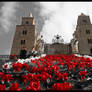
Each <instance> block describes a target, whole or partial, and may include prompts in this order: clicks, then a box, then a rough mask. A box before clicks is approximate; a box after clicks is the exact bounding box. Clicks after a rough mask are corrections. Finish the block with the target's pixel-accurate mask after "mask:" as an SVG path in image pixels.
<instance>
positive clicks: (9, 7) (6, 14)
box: [0, 2, 19, 32]
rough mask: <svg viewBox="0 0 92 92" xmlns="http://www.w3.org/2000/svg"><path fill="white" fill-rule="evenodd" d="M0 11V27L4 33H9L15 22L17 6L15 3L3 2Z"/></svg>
mask: <svg viewBox="0 0 92 92" xmlns="http://www.w3.org/2000/svg"><path fill="white" fill-rule="evenodd" d="M2 4H3V6H2V7H1V9H0V14H1V16H0V25H1V29H2V31H4V32H9V31H10V30H11V27H12V26H13V23H14V21H15V20H16V11H17V8H18V6H19V3H17V2H4V3H2Z"/></svg>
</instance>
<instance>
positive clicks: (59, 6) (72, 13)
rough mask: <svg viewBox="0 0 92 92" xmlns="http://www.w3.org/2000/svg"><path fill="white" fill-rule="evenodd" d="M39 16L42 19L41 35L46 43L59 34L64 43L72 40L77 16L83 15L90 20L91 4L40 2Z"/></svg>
mask: <svg viewBox="0 0 92 92" xmlns="http://www.w3.org/2000/svg"><path fill="white" fill-rule="evenodd" d="M40 6H41V10H40V15H41V16H42V17H43V18H44V25H43V28H42V31H41V32H40V34H41V35H43V36H44V40H45V41H46V42H47V43H50V42H51V41H52V38H53V36H54V35H56V34H59V35H61V36H62V37H63V39H64V42H65V43H69V42H70V40H71V39H72V38H73V37H72V34H73V33H74V31H75V28H74V26H76V24H77V18H78V15H80V14H81V13H84V14H86V15H89V16H90V18H91V20H92V2H40Z"/></svg>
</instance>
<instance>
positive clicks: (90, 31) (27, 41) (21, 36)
mask: <svg viewBox="0 0 92 92" xmlns="http://www.w3.org/2000/svg"><path fill="white" fill-rule="evenodd" d="M56 39H57V40H56V42H55V41H54V43H52V44H44V45H43V43H44V42H43V40H41V39H40V40H37V32H36V28H35V23H34V17H33V16H32V15H31V14H30V16H28V17H22V23H21V25H17V26H16V31H15V35H14V39H13V44H12V48H11V54H16V55H19V53H20V50H21V49H22V48H23V47H25V48H26V49H27V52H29V51H30V50H32V48H33V47H34V46H35V48H36V50H37V51H38V52H39V53H40V54H41V51H42V53H45V54H75V53H78V54H82V55H84V54H86V55H92V24H91V21H90V18H89V16H86V15H84V14H83V13H82V14H81V15H80V16H78V20H77V26H76V29H75V32H74V34H73V39H72V40H71V42H70V43H69V44H64V43H63V42H62V41H61V43H60V42H59V37H57V38H56ZM40 42H41V43H40ZM43 50H44V51H43Z"/></svg>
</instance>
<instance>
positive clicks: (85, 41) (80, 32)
mask: <svg viewBox="0 0 92 92" xmlns="http://www.w3.org/2000/svg"><path fill="white" fill-rule="evenodd" d="M71 47H72V53H79V54H82V55H84V54H86V55H92V24H91V21H90V17H89V16H87V15H84V14H83V13H81V15H80V16H78V20H77V26H76V30H75V32H74V34H73V39H72V40H71Z"/></svg>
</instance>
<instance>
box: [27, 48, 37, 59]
mask: <svg viewBox="0 0 92 92" xmlns="http://www.w3.org/2000/svg"><path fill="white" fill-rule="evenodd" d="M30 56H34V57H35V56H37V51H36V50H35V47H33V48H32V51H29V54H28V58H29V57H30Z"/></svg>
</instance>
